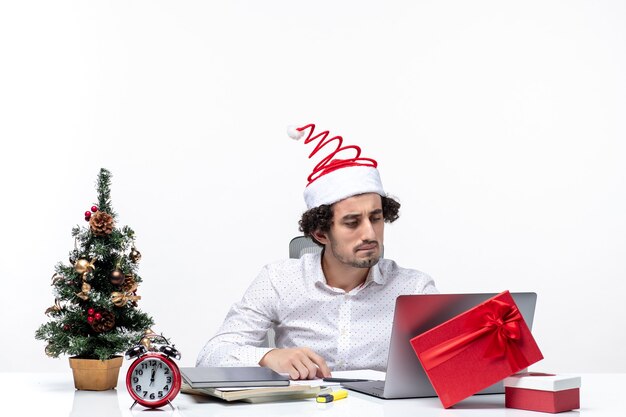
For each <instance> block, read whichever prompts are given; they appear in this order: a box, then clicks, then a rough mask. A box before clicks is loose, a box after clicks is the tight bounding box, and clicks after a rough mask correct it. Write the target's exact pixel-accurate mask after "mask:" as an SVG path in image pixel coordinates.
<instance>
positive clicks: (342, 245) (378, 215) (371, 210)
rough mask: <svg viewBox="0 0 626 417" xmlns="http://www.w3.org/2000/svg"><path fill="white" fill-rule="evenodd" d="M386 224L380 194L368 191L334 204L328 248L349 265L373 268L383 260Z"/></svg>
mask: <svg viewBox="0 0 626 417" xmlns="http://www.w3.org/2000/svg"><path fill="white" fill-rule="evenodd" d="M384 225H385V222H384V218H383V208H382V200H381V197H380V195H378V194H375V193H368V194H361V195H357V196H354V197H350V198H347V199H345V200H341V201H339V202H337V203H335V204H334V205H333V220H332V223H331V226H330V231H329V232H328V233H327V237H328V242H327V243H326V249H327V250H328V249H330V251H331V253H332V255H333V256H334V257H335V258H336V259H337V260H338V261H339V262H341V263H343V264H345V265H350V266H352V267H355V268H369V267H371V266H372V265H376V263H377V262H378V260H379V259H380V255H381V251H382V246H383V237H384V231H385V226H384ZM329 246H330V248H329Z"/></svg>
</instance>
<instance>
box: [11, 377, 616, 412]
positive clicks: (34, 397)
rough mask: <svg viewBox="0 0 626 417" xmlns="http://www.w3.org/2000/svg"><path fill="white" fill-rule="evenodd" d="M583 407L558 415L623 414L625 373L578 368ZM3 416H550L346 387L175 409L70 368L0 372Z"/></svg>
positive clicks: (486, 402) (488, 399) (490, 399)
mask: <svg viewBox="0 0 626 417" xmlns="http://www.w3.org/2000/svg"><path fill="white" fill-rule="evenodd" d="M581 376H582V387H581V408H580V410H576V411H569V412H566V413H560V414H558V416H563V417H565V416H572V415H576V416H581V417H582V416H584V417H593V416H603V417H617V416H623V415H626V412H625V409H626V408H625V407H624V406H623V403H622V399H623V398H626V374H582V375H581ZM0 394H1V395H2V400H3V403H4V404H3V405H2V407H1V408H0V414H1V415H2V416H7V417H9V416H20V415H34V416H42V417H56V416H64V417H67V416H69V417H122V416H125V417H131V416H142V417H158V416H162V417H166V416H167V417H170V416H172V417H193V416H198V417H200V416H202V417H206V416H228V417H230V416H236V417H237V416H251V417H280V416H297V417H308V416H315V417H369V416H374V417H376V416H386V417H404V416H412V417H430V416H439V417H441V416H445V417H457V416H473V417H479V416H480V417H496V416H506V417H518V416H535V417H540V416H549V415H550V414H545V413H535V412H530V411H523V410H514V409H507V408H504V395H481V396H473V397H471V398H468V399H466V400H464V401H462V402H461V403H459V404H457V405H456V406H454V407H453V408H450V409H448V410H446V409H444V408H443V407H442V406H441V403H440V402H439V399H438V398H421V399H406V400H381V399H378V398H374V397H370V396H367V395H363V394H359V393H356V392H353V391H350V394H349V396H348V398H347V399H344V400H339V401H336V402H333V403H328V404H318V403H316V402H315V400H314V399H307V400H300V401H289V402H278V403H266V404H247V403H227V402H223V401H221V400H218V399H212V398H208V397H207V398H204V397H197V396H191V395H186V394H179V395H178V396H177V397H176V399H175V400H174V406H175V409H174V410H172V409H171V408H170V407H169V406H166V407H164V408H162V409H159V410H147V409H145V408H143V407H140V406H135V408H133V410H132V411H131V410H129V407H130V405H131V404H132V401H131V398H130V396H129V395H128V393H127V392H126V385H125V383H124V380H123V375H122V374H121V375H120V380H119V383H118V388H117V390H109V391H100V392H93V391H76V390H75V389H74V385H73V381H72V375H71V372H70V371H68V372H67V373H6V372H5V373H0Z"/></svg>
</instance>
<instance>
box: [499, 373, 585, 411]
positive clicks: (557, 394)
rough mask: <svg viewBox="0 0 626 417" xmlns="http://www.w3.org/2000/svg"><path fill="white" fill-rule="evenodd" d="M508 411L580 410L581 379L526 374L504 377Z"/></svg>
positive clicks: (569, 376) (577, 377)
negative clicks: (516, 409) (509, 409)
mask: <svg viewBox="0 0 626 417" xmlns="http://www.w3.org/2000/svg"><path fill="white" fill-rule="evenodd" d="M504 389H505V394H504V396H505V397H504V398H505V399H504V405H505V406H506V407H508V408H519V409H522V410H531V411H542V412H544V413H560V412H562V411H569V410H575V409H577V408H580V377H579V376H571V375H554V374H544V373H537V372H526V373H519V374H516V375H512V376H510V377H508V378H504Z"/></svg>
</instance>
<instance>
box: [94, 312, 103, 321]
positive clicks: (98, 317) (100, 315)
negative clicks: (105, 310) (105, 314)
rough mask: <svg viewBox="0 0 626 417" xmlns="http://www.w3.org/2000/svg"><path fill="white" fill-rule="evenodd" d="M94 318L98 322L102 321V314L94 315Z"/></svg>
mask: <svg viewBox="0 0 626 417" xmlns="http://www.w3.org/2000/svg"><path fill="white" fill-rule="evenodd" d="M93 318H94V319H96V320H100V319H102V314H101V313H95V314H94V315H93Z"/></svg>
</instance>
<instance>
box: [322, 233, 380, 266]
mask: <svg viewBox="0 0 626 417" xmlns="http://www.w3.org/2000/svg"><path fill="white" fill-rule="evenodd" d="M369 243H373V241H368V242H362V243H361V245H363V244H369ZM376 246H378V242H376ZM336 247H337V245H336V241H335V239H334V238H333V237H332V236H330V250H331V252H332V253H333V256H334V257H335V258H336V259H337V260H338V261H339V262H341V263H342V264H344V265H349V266H351V267H353V268H370V267H372V266H374V265H376V264H377V263H378V261H379V260H380V254H378V255H376V256H373V257H370V258H367V259H355V258H353V259H347V258H345V257H344V256H342V255H341V254H340V253H339V252H338V251H337V249H336ZM357 248H358V246H357ZM357 248H355V249H354V250H353V253H356V249H357ZM372 252H374V251H372Z"/></svg>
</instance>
